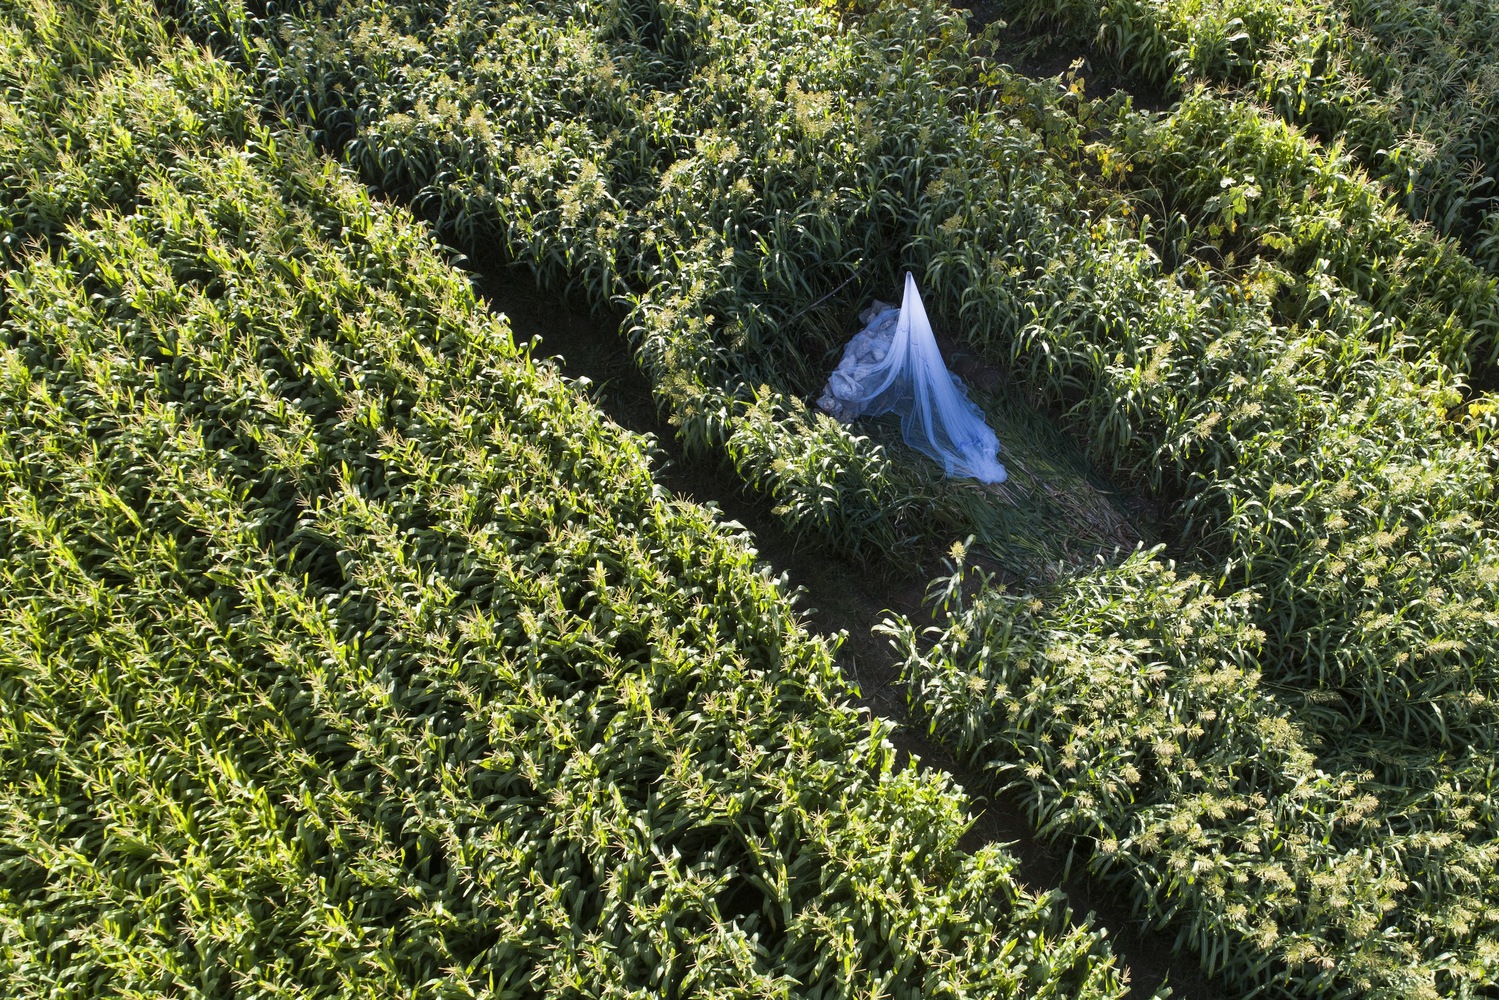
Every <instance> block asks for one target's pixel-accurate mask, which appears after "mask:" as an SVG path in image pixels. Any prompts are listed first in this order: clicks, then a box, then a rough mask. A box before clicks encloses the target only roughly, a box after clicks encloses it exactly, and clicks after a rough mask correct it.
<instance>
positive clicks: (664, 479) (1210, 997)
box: [474, 265, 1223, 1000]
mask: <svg viewBox="0 0 1499 1000" xmlns="http://www.w3.org/2000/svg"><path fill="white" fill-rule="evenodd" d="M474 279H475V286H476V288H477V289H478V291H479V293H480V294H481V295H482V296H483V297H484V298H485V299H486V300H487V301H488V302H489V304H490V306H491V308H493V309H494V310H496V311H498V312H502V313H504V314H505V315H506V316H507V317H509V319H510V324H511V327H512V328H513V330H514V331H515V336H516V339H517V340H519V341H527V340H532V339H533V338H539V340H540V343H539V344H537V345H534V348H533V352H534V354H535V355H536V356H537V357H538V358H552V359H554V360H555V361H556V363H557V365H558V367H559V368H560V370H561V371H562V372H563V373H564V374H566V375H568V376H570V377H572V378H575V379H584V378H586V379H587V380H588V381H589V382H590V383H592V385H591V387H590V388H589V394H590V396H591V397H592V398H593V400H594V401H595V403H596V404H597V405H598V406H599V408H600V409H602V410H603V411H604V412H605V413H606V414H608V415H609V416H610V417H611V418H612V419H613V420H614V421H615V422H616V423H619V424H621V425H623V426H625V427H627V428H629V429H630V430H634V431H638V432H641V433H648V434H652V435H654V436H655V438H656V439H657V441H658V443H659V445H660V447H661V449H662V451H663V452H664V454H665V458H666V461H665V462H664V463H662V464H660V465H658V467H657V474H656V480H657V482H659V483H660V484H661V485H662V486H664V487H665V488H667V489H668V490H670V491H672V492H673V493H674V494H676V495H678V496H681V497H683V498H685V499H689V500H692V501H695V502H698V503H710V502H711V503H713V504H716V505H717V506H718V507H719V509H720V510H722V511H723V513H724V516H725V517H726V518H728V519H730V520H733V521H737V522H738V523H739V524H741V525H744V526H745V527H746V528H748V529H749V530H750V532H751V533H752V534H753V536H754V541H755V546H756V548H757V549H758V550H759V554H760V556H761V558H763V559H764V560H766V561H767V562H768V563H769V564H770V565H771V567H772V568H773V570H774V571H775V572H776V573H785V574H786V577H787V579H788V580H789V582H790V585H791V586H792V587H794V588H796V587H799V588H801V589H802V590H803V591H804V596H803V597H802V599H801V601H800V604H801V607H802V611H803V615H804V620H805V621H806V624H807V627H808V628H809V629H813V630H815V631H817V632H821V633H823V634H829V635H835V634H837V633H838V632H845V633H846V634H847V639H846V640H845V641H844V643H843V646H842V648H841V650H840V652H839V657H838V659H839V663H840V665H841V666H842V667H843V670H844V673H845V675H846V676H847V677H848V678H849V679H850V680H851V681H853V682H854V684H855V686H856V687H857V690H858V691H859V699H858V704H860V705H862V706H863V707H865V708H867V709H869V710H870V711H871V712H873V713H875V714H877V715H879V716H881V717H883V718H886V719H889V720H891V721H892V722H895V723H896V724H897V728H896V730H895V732H894V734H893V735H892V737H891V742H892V743H894V744H895V746H896V747H897V749H898V750H899V751H901V753H902V759H904V760H912V761H914V762H915V763H916V766H918V767H923V768H935V769H937V770H940V771H944V772H946V773H947V774H949V775H951V776H952V777H953V779H954V780H955V781H956V782H957V783H958V784H959V785H960V786H962V787H963V788H964V789H965V790H966V791H967V792H968V793H969V795H971V796H972V798H973V809H974V812H975V814H976V819H975V820H974V823H973V826H972V827H971V828H970V829H969V831H968V833H967V834H966V835H965V836H964V838H963V840H962V841H961V846H962V847H963V849H965V850H968V851H973V850H976V849H977V848H979V847H981V846H983V845H985V844H990V843H1001V844H1004V845H1006V846H1007V847H1008V849H1009V850H1010V852H1011V853H1012V854H1014V855H1015V856H1016V857H1017V858H1018V859H1019V862H1020V866H1019V871H1018V874H1019V877H1020V880H1021V881H1022V882H1023V883H1024V884H1025V885H1026V886H1027V887H1028V888H1030V889H1031V890H1033V891H1036V892H1045V891H1048V890H1050V889H1053V888H1060V889H1061V890H1062V891H1063V892H1065V893H1066V895H1067V898H1068V901H1069V903H1070V905H1071V906H1072V908H1073V910H1074V912H1075V913H1076V914H1077V915H1078V916H1079V917H1082V916H1085V915H1091V917H1092V922H1093V923H1094V924H1095V925H1096V926H1100V927H1102V928H1104V929H1106V930H1107V931H1108V935H1109V940H1110V942H1111V944H1112V946H1113V949H1114V952H1115V953H1116V954H1117V955H1118V956H1119V961H1120V963H1121V964H1122V965H1123V966H1125V967H1126V968H1127V969H1128V970H1129V974H1130V983H1131V987H1132V988H1131V991H1130V994H1129V996H1130V998H1131V1000H1143V998H1146V997H1150V996H1152V995H1153V994H1154V993H1155V992H1156V991H1157V990H1158V989H1159V988H1160V987H1161V986H1162V985H1163V984H1165V985H1169V986H1170V988H1171V994H1170V995H1171V996H1172V997H1173V998H1179V1000H1216V998H1218V997H1221V996H1222V995H1223V993H1222V990H1221V988H1214V987H1212V986H1210V985H1209V983H1208V982H1207V980H1205V979H1204V977H1203V976H1202V974H1201V972H1200V970H1199V969H1198V967H1197V963H1196V962H1195V961H1194V960H1193V959H1192V958H1190V957H1189V956H1181V957H1178V956H1173V955H1172V954H1171V948H1170V945H1171V938H1172V937H1174V935H1173V934H1172V933H1171V932H1170V931H1164V932H1150V931H1142V930H1141V929H1140V928H1139V927H1138V926H1137V925H1136V923H1135V921H1134V920H1133V919H1132V918H1131V916H1130V911H1129V904H1128V902H1127V901H1124V900H1121V899H1119V898H1117V897H1116V896H1113V895H1111V894H1108V893H1105V892H1102V891H1100V889H1099V888H1098V887H1097V886H1096V885H1094V884H1092V883H1091V882H1090V881H1089V880H1088V879H1087V878H1086V877H1085V876H1084V875H1083V874H1081V873H1079V872H1072V873H1068V871H1067V864H1066V852H1065V851H1058V850H1056V849H1054V848H1052V847H1050V846H1048V845H1046V844H1044V843H1042V842H1040V841H1039V840H1037V839H1036V837H1035V835H1034V833H1033V831H1032V829H1031V826H1030V823H1029V822H1028V820H1027V819H1026V817H1025V814H1024V812H1023V811H1022V809H1021V808H1020V806H1019V804H1018V802H1017V801H1015V800H1013V799H1011V798H1009V797H1006V796H1004V795H985V794H982V790H983V789H984V786H985V782H984V780H983V779H982V777H981V776H980V775H979V774H977V773H975V772H973V771H970V770H968V769H966V768H964V767H962V766H961V765H959V764H958V762H957V761H955V760H954V759H953V758H952V757H951V756H950V755H949V754H948V753H946V752H945V751H944V750H943V748H942V747H941V746H940V745H938V744H936V743H934V742H932V741H931V740H929V739H927V738H926V737H925V736H924V734H923V731H922V727H920V726H919V725H912V724H911V719H910V714H909V712H908V709H907V706H906V700H905V694H904V692H903V691H902V690H901V689H900V687H899V685H898V676H897V675H898V671H899V666H900V664H899V662H898V661H897V655H896V653H895V651H894V650H893V649H892V648H891V647H890V646H889V644H888V643H886V642H885V641H884V640H883V639H881V638H880V637H878V636H876V635H874V634H873V631H872V630H873V628H874V626H875V625H877V624H878V623H879V622H880V621H881V620H882V619H884V618H885V617H887V616H888V614H889V613H890V612H895V613H898V614H904V615H906V616H908V617H910V618H912V620H913V621H914V620H919V619H920V618H923V617H926V616H927V612H925V611H923V609H922V606H921V598H922V595H923V594H924V592H925V584H926V581H927V580H928V579H930V578H932V577H934V576H936V575H938V574H939V573H941V572H942V565H941V562H940V553H935V552H934V553H933V554H932V556H931V558H930V560H929V561H930V565H926V566H919V567H913V568H912V572H911V574H910V575H909V576H908V577H907V578H905V579H895V580H892V579H881V578H879V577H878V576H877V575H874V574H870V573H869V572H868V571H867V570H864V569H861V568H859V567H857V566H854V565H852V564H850V563H845V562H843V561H841V560H839V559H837V558H836V557H833V556H829V555H828V554H826V553H825V552H822V551H819V550H817V549H815V548H812V547H810V546H806V545H801V546H799V545H798V544H797V543H796V541H795V540H794V539H793V538H791V537H790V536H789V535H788V534H787V533H786V532H785V531H784V530H783V529H782V528H781V527H780V525H779V524H778V523H777V521H776V520H775V518H774V517H773V516H772V515H771V513H770V509H769V505H768V504H767V503H765V502H764V501H763V500H761V499H759V498H756V497H753V496H749V495H747V494H746V493H745V491H744V490H743V489H742V488H741V486H740V484H739V483H738V481H737V480H736V479H735V478H734V476H733V475H732V474H731V473H730V472H728V471H726V470H723V469H720V468H717V467H715V466H714V465H713V464H712V463H711V462H688V461H685V460H684V459H683V457H682V453H681V450H680V449H679V448H678V446H677V443H676V440H675V438H674V436H673V434H672V431H671V428H670V427H669V426H667V425H666V424H665V422H664V421H662V420H661V419H660V417H659V415H658V413H657V411H656V407H655V403H654V402H653V400H652V398H651V392H650V385H649V383H648V382H647V381H646V379H645V376H644V375H643V374H642V373H641V372H640V370H639V369H638V368H637V367H636V366H635V364H634V361H633V359H632V358H631V356H630V351H629V349H628V346H627V345H626V342H625V339H624V336H623V335H622V333H621V332H620V330H619V328H618V324H617V322H615V321H613V320H610V319H603V318H598V317H595V316H592V315H590V314H589V312H588V311H587V309H586V308H584V307H581V306H572V305H568V304H566V303H561V302H558V301H557V299H556V298H555V297H552V296H547V295H543V294H540V293H538V292H537V290H536V287H535V285H534V284H533V283H532V279H531V276H530V274H529V272H527V271H524V270H521V269H515V268H503V267H501V266H499V265H495V266H488V265H480V270H479V271H478V272H477V273H476V274H475V276H474ZM1079 867H1081V866H1079Z"/></svg>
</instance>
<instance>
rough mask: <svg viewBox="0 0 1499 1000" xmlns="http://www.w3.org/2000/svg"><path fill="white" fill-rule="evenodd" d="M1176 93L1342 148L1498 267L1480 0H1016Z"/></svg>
mask: <svg viewBox="0 0 1499 1000" xmlns="http://www.w3.org/2000/svg"><path fill="white" fill-rule="evenodd" d="M1007 16H1011V17H1013V18H1014V19H1016V20H1017V21H1019V22H1020V23H1023V24H1029V25H1035V26H1048V27H1050V26H1058V25H1059V26H1058V27H1057V28H1056V30H1061V31H1066V32H1069V33H1070V34H1072V35H1073V36H1078V35H1082V34H1084V33H1086V34H1087V35H1088V36H1090V40H1091V43H1092V48H1093V51H1094V52H1095V53H1096V54H1097V55H1098V56H1100V57H1102V59H1104V60H1106V61H1107V63H1108V64H1109V65H1110V66H1111V67H1112V68H1113V69H1114V70H1115V71H1116V72H1119V73H1121V74H1123V75H1125V76H1126V77H1132V78H1135V79H1139V80H1144V81H1148V82H1149V83H1150V84H1152V85H1155V86H1160V87H1164V88H1166V90H1167V91H1168V92H1170V93H1172V94H1173V95H1181V94H1184V93H1187V92H1189V91H1190V89H1191V88H1192V86H1193V85H1194V84H1196V83H1211V84H1214V85H1219V86H1226V87H1228V88H1230V89H1231V90H1232V91H1233V92H1235V93H1237V94H1239V95H1241V96H1242V97H1244V98H1248V99H1250V100H1253V101H1257V102H1261V103H1264V104H1268V105H1270V106H1271V107H1272V108H1274V110H1275V111H1276V113H1277V114H1279V115H1280V116H1281V117H1282V118H1284V119H1285V120H1286V121H1288V122H1292V123H1295V124H1297V125H1300V126H1302V127H1304V128H1306V129H1307V130H1308V131H1310V132H1312V133H1313V134H1315V135H1318V136H1320V137H1322V138H1323V139H1324V140H1325V141H1326V142H1328V143H1330V144H1334V145H1337V146H1340V147H1346V149H1347V150H1348V151H1349V153H1350V154H1352V156H1353V157H1354V158H1355V159H1356V160H1358V161H1359V162H1360V163H1362V164H1363V165H1364V166H1365V167H1366V169H1367V170H1368V171H1369V172H1370V173H1371V174H1372V175H1373V176H1374V177H1375V178H1377V179H1378V180H1379V181H1380V182H1382V183H1383V185H1384V186H1385V188H1386V190H1387V191H1389V192H1390V193H1391V194H1392V195H1393V197H1394V199H1395V200H1396V201H1397V202H1398V203H1399V204H1400V205H1401V206H1402V207H1403V208H1404V210H1405V211H1406V212H1407V213H1408V215H1409V217H1411V218H1414V219H1417V220H1420V221H1422V222H1424V223H1427V224H1429V225H1430V226H1432V227H1433V228H1434V229H1435V230H1436V231H1437V232H1438V233H1440V234H1442V235H1446V236H1452V237H1454V238H1456V239H1457V240H1459V241H1460V242H1461V243H1462V245H1463V247H1464V249H1465V251H1466V252H1467V253H1469V254H1471V255H1472V257H1473V259H1474V260H1475V261H1476V262H1477V263H1478V264H1479V265H1480V266H1481V267H1482V268H1484V269H1485V270H1486V271H1487V272H1488V273H1490V274H1495V273H1499V243H1496V242H1495V241H1494V240H1493V239H1492V233H1493V226H1494V224H1495V223H1494V217H1495V211H1496V204H1499V203H1496V201H1495V199H1496V198H1499V70H1496V67H1499V11H1496V10H1495V7H1494V5H1493V4H1492V3H1489V2H1487V0H1297V2H1293V3H1283V2H1275V3H1268V2H1265V0H1212V2H1203V0H1104V2H1100V3H1091V2H1075V3H1071V2H1070V3H1064V4H1060V5H1059V4H1057V3H1056V2H1055V0H1045V2H1043V0H1019V2H1017V3H1014V4H1012V5H1010V8H1009V9H1008V11H1007Z"/></svg>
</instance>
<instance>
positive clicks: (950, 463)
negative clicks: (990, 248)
mask: <svg viewBox="0 0 1499 1000" xmlns="http://www.w3.org/2000/svg"><path fill="white" fill-rule="evenodd" d="M866 315H867V314H866ZM819 405H821V406H822V407H823V409H825V410H827V411H828V412H830V413H833V414H834V415H835V416H837V417H839V419H843V420H851V419H854V418H855V417H858V416H862V415H866V414H867V415H870V416H874V415H877V414H881V413H888V412H891V411H894V412H896V413H899V414H900V415H901V434H902V436H903V437H904V438H905V440H906V444H908V445H910V446H911V447H913V448H915V449H917V450H918V451H921V452H923V453H924V454H926V455H928V456H930V457H931V458H932V459H933V460H935V461H936V462H937V463H938V464H939V465H941V466H942V467H943V468H944V469H945V470H946V472H947V474H948V475H949V476H952V477H955V478H973V479H977V480H979V481H981V482H985V483H1002V482H1004V481H1005V478H1006V473H1005V467H1004V466H1003V465H1001V464H1000V462H999V459H998V458H997V457H996V454H997V453H998V451H999V439H998V438H997V437H995V434H994V431H992V430H990V428H989V425H988V424H986V423H985V422H984V415H983V412H982V411H980V410H979V408H978V406H977V405H975V404H974V402H973V401H972V400H971V399H969V398H968V393H967V391H966V390H965V389H964V388H963V384H962V383H961V382H959V381H958V380H957V379H956V378H954V377H953V376H952V374H951V373H949V372H948V370H947V366H946V365H945V364H943V362H942V353H941V351H940V350H938V348H937V338H936V336H935V335H934V334H933V333H932V324H931V322H930V321H929V320H928V319H927V315H926V307H925V306H924V305H922V302H921V292H920V291H918V290H917V288H916V278H915V277H914V276H913V275H912V274H911V273H910V272H909V271H907V272H906V284H905V292H904V294H903V295H902V297H901V304H900V310H899V312H898V313H897V310H895V309H894V308H890V307H885V308H883V309H880V310H878V311H876V312H875V313H874V315H873V316H872V317H871V318H870V319H869V320H868V326H866V327H865V328H864V329H863V330H861V331H859V333H857V334H855V335H854V338H853V340H852V341H850V342H849V345H848V347H847V348H845V349H844V353H843V360H842V361H841V362H840V363H839V365H838V370H837V371H835V372H834V373H833V377H832V378H831V379H829V381H828V388H827V391H826V393H825V394H824V395H823V398H822V399H821V400H820V401H819Z"/></svg>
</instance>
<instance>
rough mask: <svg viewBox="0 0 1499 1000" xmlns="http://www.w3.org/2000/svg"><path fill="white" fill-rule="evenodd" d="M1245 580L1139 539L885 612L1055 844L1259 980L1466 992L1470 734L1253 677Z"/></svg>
mask: <svg viewBox="0 0 1499 1000" xmlns="http://www.w3.org/2000/svg"><path fill="white" fill-rule="evenodd" d="M1255 603H1256V600H1255V597H1254V596H1253V595H1251V594H1250V593H1249V592H1248V591H1239V592H1237V593H1235V594H1234V595H1233V596H1231V597H1228V598H1224V597H1221V596H1219V593H1218V588H1216V587H1214V586H1213V584H1212V583H1211V581H1208V580H1204V579H1202V578H1201V577H1198V576H1188V575H1183V574H1180V573H1178V572H1177V571H1176V570H1175V569H1174V568H1173V567H1171V566H1170V565H1169V564H1165V563H1163V562H1162V561H1160V560H1159V559H1156V558H1152V557H1151V554H1149V553H1144V552H1142V553H1139V554H1138V555H1137V556H1136V557H1135V558H1133V559H1131V560H1128V561H1126V562H1125V563H1124V564H1122V565H1120V566H1117V567H1112V568H1100V569H1099V570H1098V571H1097V572H1095V573H1093V574H1089V575H1087V576H1082V577H1076V578H1073V579H1070V580H1068V581H1066V583H1065V584H1064V585H1059V586H1055V587H1053V588H1050V589H1048V590H1043V591H1041V592H1037V593H1032V594H1023V595H1010V594H1007V593H1004V592H1003V591H1002V589H998V588H994V587H988V588H983V589H980V590H979V591H978V593H977V595H976V596H975V597H973V598H972V599H971V600H970V602H969V603H968V604H967V606H965V607H961V608H958V609H956V610H953V609H949V612H948V614H947V616H946V617H945V620H944V622H943V624H942V626H941V628H940V629H930V630H927V631H928V634H926V635H922V634H920V632H919V630H918V628H917V627H916V626H915V625H913V624H912V623H910V622H909V621H903V620H902V621H892V622H888V623H887V624H886V626H885V628H886V631H887V632H888V633H889V634H890V635H891V637H892V639H893V640H894V641H895V642H896V644H897V646H898V647H899V648H901V649H902V650H903V651H904V652H905V654H906V656H907V663H906V668H905V669H906V676H907V679H908V680H909V681H910V682H911V683H912V685H913V698H914V699H915V701H916V703H917V704H918V706H919V707H920V708H921V709H922V710H923V711H924V712H926V713H927V714H928V715H929V716H930V717H931V718H932V720H933V725H934V727H935V728H936V731H937V732H938V733H940V734H941V735H942V736H943V737H944V738H946V739H948V740H950V741H951V742H952V743H953V744H954V746H955V748H956V749H957V750H958V752H959V753H960V754H961V755H962V756H963V758H964V759H966V760H969V761H971V762H973V763H974V764H976V765H978V766H983V767H987V768H989V769H990V771H991V774H992V775H993V778H994V780H995V781H997V782H1002V783H1004V784H1006V785H1007V786H1008V787H1010V788H1012V789H1014V790H1016V791H1018V793H1019V794H1020V796H1021V798H1022V799H1023V801H1024V802H1025V803H1026V805H1027V808H1028V809H1029V811H1030V813H1031V815H1032V817H1033V819H1034V821H1035V824H1036V826H1037V829H1038V830H1040V831H1041V832H1042V833H1043V835H1046V836H1048V837H1050V838H1053V839H1055V840H1057V841H1060V842H1061V843H1063V844H1067V845H1069V848H1070V854H1069V860H1070V861H1072V860H1077V861H1082V862H1086V864H1087V866H1088V868H1089V870H1090V871H1092V872H1093V873H1094V874H1095V875H1097V876H1098V877H1099V878H1101V879H1103V880H1105V881H1107V882H1110V883H1113V884H1116V885H1118V886H1120V887H1121V888H1122V889H1124V890H1125V891H1126V892H1127V893H1128V895H1129V897H1130V899H1131V900H1132V902H1133V904H1134V906H1135V909H1136V912H1137V914H1138V915H1139V916H1140V918H1141V919H1142V920H1143V921H1145V922H1146V923H1147V924H1148V925H1149V926H1152V927H1162V928H1164V927H1175V928H1177V930H1178V936H1177V942H1178V944H1179V945H1185V946H1189V947H1191V948H1192V949H1193V950H1195V951H1196V952H1197V953H1198V954H1199V955H1201V956H1202V960H1203V966H1204V968H1205V969H1206V970H1207V971H1208V972H1210V973H1218V974H1221V975H1223V976H1224V977H1226V978H1228V979H1229V980H1230V981H1232V982H1234V983H1236V984H1239V985H1240V986H1241V987H1244V988H1249V987H1251V986H1253V987H1254V988H1255V989H1256V991H1257V992H1259V993H1260V994H1261V995H1265V994H1268V995H1273V996H1285V997H1305V996H1348V997H1354V996H1358V997H1389V998H1395V997H1433V998H1434V997H1437V996H1449V997H1477V996H1483V995H1486V994H1485V993H1484V990H1485V989H1487V988H1488V987H1489V986H1490V985H1491V984H1492V982H1493V980H1494V976H1495V974H1496V971H1499V969H1496V965H1495V962H1496V959H1499V909H1496V907H1495V902H1494V901H1495V899H1496V893H1499V874H1496V873H1499V853H1496V846H1495V845H1496V844H1499V829H1496V816H1495V811H1494V806H1493V802H1494V800H1493V798H1492V795H1493V790H1494V782H1495V780H1496V777H1499V775H1496V771H1495V764H1494V759H1493V755H1492V753H1491V752H1489V751H1487V750H1483V749H1478V748H1470V749H1466V750H1463V751H1460V752H1457V753H1454V754H1435V753H1431V752H1422V751H1420V750H1417V749H1414V748H1410V747H1402V746H1401V745H1400V744H1399V743H1397V742H1393V741H1389V740H1383V739H1378V738H1371V737H1369V736H1368V735H1367V734H1362V733H1360V732H1358V731H1357V729H1355V728H1353V727H1350V726H1349V725H1348V724H1347V722H1346V720H1344V719H1343V718H1342V717H1341V716H1340V715H1339V713H1337V712H1335V711H1329V710H1328V706H1327V704H1326V702H1325V700H1324V699H1321V698H1317V697H1308V696H1307V695H1305V694H1303V693H1301V692H1298V691H1296V690H1295V689H1292V688H1287V687H1285V686H1282V685H1277V684H1272V683H1268V682H1267V679H1265V678H1262V676H1261V674H1260V672H1259V670H1258V669H1257V668H1256V662H1257V660H1258V659H1259V658H1260V656H1262V655H1263V651H1264V648H1265V644H1266V639H1267V636H1266V635H1265V633H1264V632H1263V631H1262V630H1261V629H1260V628H1259V626H1258V624H1257V623H1256V621H1255V615H1254V614H1253V611H1254V606H1255Z"/></svg>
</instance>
